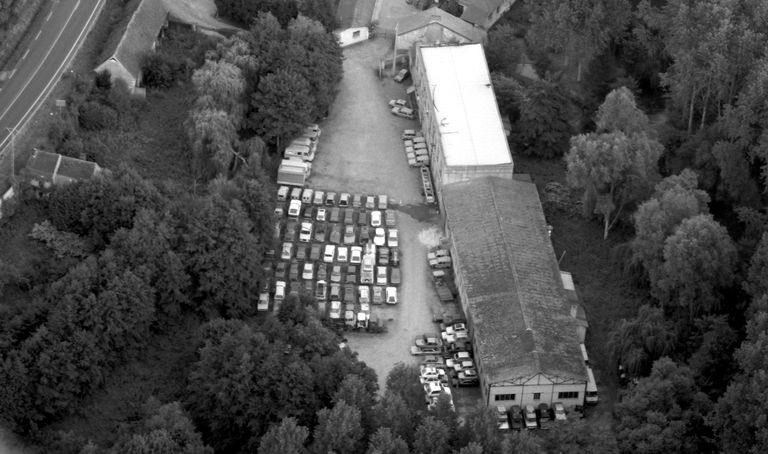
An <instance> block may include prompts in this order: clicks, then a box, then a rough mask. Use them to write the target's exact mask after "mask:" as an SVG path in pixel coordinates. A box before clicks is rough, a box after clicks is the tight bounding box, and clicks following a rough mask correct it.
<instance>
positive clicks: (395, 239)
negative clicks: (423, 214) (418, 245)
mask: <svg viewBox="0 0 768 454" xmlns="http://www.w3.org/2000/svg"><path fill="white" fill-rule="evenodd" d="M399 244H400V239H399V235H398V233H397V229H389V236H388V237H387V246H389V247H397V246H398V245H399Z"/></svg>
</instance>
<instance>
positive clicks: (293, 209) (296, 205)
mask: <svg viewBox="0 0 768 454" xmlns="http://www.w3.org/2000/svg"><path fill="white" fill-rule="evenodd" d="M299 214H301V200H291V201H290V202H289V203H288V217H289V218H298V217H299Z"/></svg>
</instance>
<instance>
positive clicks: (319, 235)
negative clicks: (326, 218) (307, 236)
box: [315, 224, 326, 243]
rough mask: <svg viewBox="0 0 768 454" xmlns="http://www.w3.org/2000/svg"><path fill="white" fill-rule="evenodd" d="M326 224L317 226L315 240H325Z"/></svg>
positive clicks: (321, 241) (322, 241)
mask: <svg viewBox="0 0 768 454" xmlns="http://www.w3.org/2000/svg"><path fill="white" fill-rule="evenodd" d="M325 232H326V230H325V224H319V225H318V226H317V228H316V229H315V241H318V242H320V243H324V242H325Z"/></svg>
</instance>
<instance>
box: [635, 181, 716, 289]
mask: <svg viewBox="0 0 768 454" xmlns="http://www.w3.org/2000/svg"><path fill="white" fill-rule="evenodd" d="M697 187H698V177H697V175H696V173H695V172H693V171H692V170H689V169H685V170H683V171H682V172H681V173H680V174H679V175H672V176H669V177H667V178H665V179H664V180H662V181H661V182H660V183H659V184H657V185H656V192H655V193H654V195H653V197H652V198H650V199H648V200H646V201H645V202H643V203H642V204H641V205H640V206H639V207H638V209H637V211H636V212H635V214H634V216H633V221H634V224H635V238H634V239H632V261H633V262H634V263H636V264H639V265H642V266H643V268H644V269H645V271H646V272H647V273H648V277H649V279H650V282H651V285H652V286H654V285H656V283H657V282H658V281H659V279H660V278H661V277H662V276H663V273H664V272H663V266H662V265H663V262H664V257H663V252H664V242H665V241H666V239H667V238H668V237H669V236H670V235H672V234H673V233H674V231H675V229H676V228H677V226H678V225H680V223H681V222H682V221H683V220H684V219H687V218H689V217H692V216H695V215H698V214H702V213H708V212H709V210H708V204H709V195H708V194H707V193H706V192H705V191H702V190H700V189H698V188H697Z"/></svg>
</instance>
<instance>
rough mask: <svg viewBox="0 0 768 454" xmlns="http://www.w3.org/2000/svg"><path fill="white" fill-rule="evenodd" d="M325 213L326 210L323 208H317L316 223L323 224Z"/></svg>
mask: <svg viewBox="0 0 768 454" xmlns="http://www.w3.org/2000/svg"><path fill="white" fill-rule="evenodd" d="M327 213H328V212H327V211H326V209H325V208H323V207H318V208H317V216H316V218H317V221H318V222H325V220H326V215H327Z"/></svg>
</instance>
